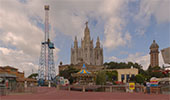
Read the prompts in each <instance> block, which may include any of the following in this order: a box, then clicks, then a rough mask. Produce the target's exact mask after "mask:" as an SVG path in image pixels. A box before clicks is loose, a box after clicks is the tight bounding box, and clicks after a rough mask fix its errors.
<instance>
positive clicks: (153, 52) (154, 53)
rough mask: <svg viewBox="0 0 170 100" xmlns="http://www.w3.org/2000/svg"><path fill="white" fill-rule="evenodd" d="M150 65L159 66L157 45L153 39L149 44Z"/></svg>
mask: <svg viewBox="0 0 170 100" xmlns="http://www.w3.org/2000/svg"><path fill="white" fill-rule="evenodd" d="M150 66H151V67H155V66H159V46H158V44H157V43H156V42H155V40H153V43H152V44H151V46H150Z"/></svg>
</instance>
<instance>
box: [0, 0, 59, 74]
mask: <svg viewBox="0 0 170 100" xmlns="http://www.w3.org/2000/svg"><path fill="white" fill-rule="evenodd" d="M0 2H1V3H0V35H1V38H0V65H2V66H5V65H10V66H13V67H16V68H18V69H19V70H20V71H24V72H25V75H26V76H28V75H29V74H31V72H32V69H33V70H35V71H37V68H38V63H39V62H38V61H39V60H38V59H39V56H40V47H41V41H42V40H43V39H44V38H43V36H44V32H43V28H42V27H41V26H40V24H42V23H43V21H42V19H43V17H42V16H38V15H37V14H35V12H34V10H32V8H30V7H32V6H33V5H31V6H30V5H27V3H28V2H26V3H21V2H19V1H18V0H1V1H0ZM30 2H31V1H30ZM40 4H41V3H40ZM9 6H10V7H9ZM38 6H40V5H38ZM43 6H44V5H43ZM40 7H41V6H40ZM43 11H44V10H43ZM41 12H42V11H41ZM42 13H44V12H42ZM53 34H54V33H53ZM58 52H59V49H58V48H56V50H55V51H54V53H55V55H54V58H56V56H57V55H58Z"/></svg>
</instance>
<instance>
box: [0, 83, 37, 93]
mask: <svg viewBox="0 0 170 100" xmlns="http://www.w3.org/2000/svg"><path fill="white" fill-rule="evenodd" d="M36 92H37V87H36V86H30V87H27V88H25V87H24V86H23V85H17V86H15V88H14V87H8V88H7V87H5V85H1V86H0V96H5V95H8V94H13V93H36Z"/></svg>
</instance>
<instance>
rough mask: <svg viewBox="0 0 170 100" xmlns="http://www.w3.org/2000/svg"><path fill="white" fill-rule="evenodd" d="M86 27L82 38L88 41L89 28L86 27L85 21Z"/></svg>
mask: <svg viewBox="0 0 170 100" xmlns="http://www.w3.org/2000/svg"><path fill="white" fill-rule="evenodd" d="M85 24H86V28H85V30H84V40H87V41H90V30H89V28H88V22H86V23H85Z"/></svg>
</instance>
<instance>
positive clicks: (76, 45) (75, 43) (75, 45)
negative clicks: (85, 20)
mask: <svg viewBox="0 0 170 100" xmlns="http://www.w3.org/2000/svg"><path fill="white" fill-rule="evenodd" d="M74 48H78V41H77V36H75V40H74Z"/></svg>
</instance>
